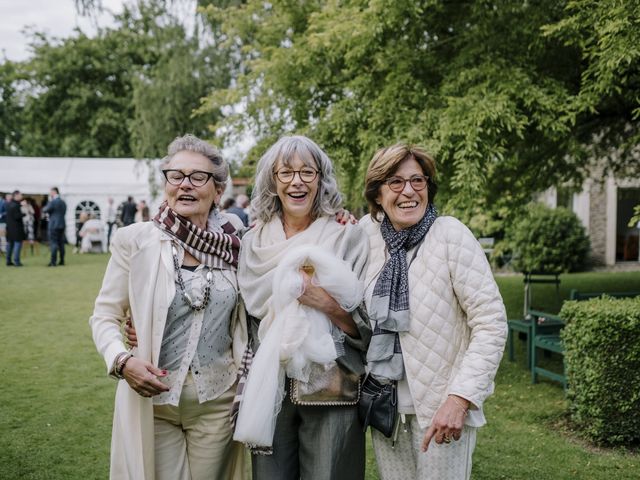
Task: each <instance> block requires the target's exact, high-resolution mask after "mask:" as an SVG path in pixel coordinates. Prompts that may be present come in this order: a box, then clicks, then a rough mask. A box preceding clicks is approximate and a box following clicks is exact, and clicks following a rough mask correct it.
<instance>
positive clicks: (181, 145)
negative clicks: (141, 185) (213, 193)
mask: <svg viewBox="0 0 640 480" xmlns="http://www.w3.org/2000/svg"><path fill="white" fill-rule="evenodd" d="M185 151H186V152H194V153H199V154H200V155H203V156H205V157H207V158H208V159H209V160H211V163H212V165H213V168H212V172H211V173H213V183H214V185H215V186H216V188H221V189H222V190H224V189H225V187H226V186H227V179H228V178H229V165H228V164H227V162H225V160H224V158H222V154H221V153H220V151H219V150H218V149H217V148H216V147H214V146H213V145H211V144H210V143H207V142H205V141H204V140H201V139H199V138H198V137H196V136H195V135H191V134H190V133H187V134H186V135H184V136H182V137H176V138H175V140H174V141H173V142H171V143H170V144H169V148H168V149H167V156H166V157H164V161H163V162H162V167H161V168H166V167H167V165H168V164H169V162H171V160H172V159H173V157H174V156H175V155H176V154H177V153H179V152H185Z"/></svg>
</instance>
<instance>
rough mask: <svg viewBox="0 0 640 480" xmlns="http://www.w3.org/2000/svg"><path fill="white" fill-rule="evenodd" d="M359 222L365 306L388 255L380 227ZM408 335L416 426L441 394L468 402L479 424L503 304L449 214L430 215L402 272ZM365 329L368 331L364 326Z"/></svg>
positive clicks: (498, 354)
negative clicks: (364, 240) (364, 247)
mask: <svg viewBox="0 0 640 480" xmlns="http://www.w3.org/2000/svg"><path fill="white" fill-rule="evenodd" d="M360 225H361V226H362V228H363V229H364V230H365V231H366V232H367V234H368V235H369V242H370V247H371V254H370V256H369V264H368V268H367V274H366V276H365V288H366V293H365V304H366V305H367V307H369V306H370V302H371V294H372V292H373V288H372V285H374V284H375V282H376V280H377V279H378V276H379V274H380V271H381V270H382V267H383V266H384V263H385V261H386V259H387V258H388V254H387V251H386V244H385V242H384V240H383V238H382V235H381V234H380V223H379V222H374V221H373V220H372V219H371V217H370V216H369V215H367V216H365V217H364V218H363V219H362V220H361V222H360ZM409 312H410V318H411V322H410V326H409V331H408V332H403V333H401V334H400V344H401V345H402V355H403V359H404V365H405V371H406V375H407V381H408V385H409V390H410V392H411V397H412V399H413V404H414V407H415V411H416V415H417V419H418V422H419V424H420V426H421V427H422V428H426V427H427V426H429V425H430V424H431V420H432V418H433V416H434V414H435V413H436V411H437V409H438V408H439V407H440V405H442V403H444V401H445V400H446V397H447V395H449V394H456V395H459V396H461V397H463V398H466V399H467V400H469V401H470V402H471V403H472V406H471V408H472V409H474V410H477V411H474V412H473V417H474V418H473V421H472V422H469V421H468V423H471V424H473V426H481V425H483V424H484V423H486V421H485V418H484V414H483V413H482V404H483V402H484V400H485V399H486V398H487V397H488V396H489V395H491V393H493V379H494V377H495V374H496V372H497V370H498V366H499V365H500V359H501V358H502V353H503V351H504V345H505V342H506V338H507V322H506V313H505V309H504V304H503V303H502V297H501V296H500V292H499V290H498V286H497V285H496V282H495V280H494V278H493V274H492V272H491V268H490V266H489V263H488V262H487V259H486V257H485V254H484V252H483V250H482V247H481V246H480V244H479V243H478V242H477V240H476V239H475V237H474V236H473V234H472V233H471V232H470V231H469V229H468V228H467V227H466V226H464V225H463V224H462V223H461V222H460V221H458V220H457V219H455V218H453V217H438V218H437V219H436V221H435V223H434V224H433V225H432V227H431V229H430V230H429V233H428V234H427V236H426V237H425V239H424V242H423V243H422V245H421V246H420V247H419V249H418V252H417V256H416V258H415V260H414V261H413V263H411V266H410V267H409ZM372 327H373V326H372Z"/></svg>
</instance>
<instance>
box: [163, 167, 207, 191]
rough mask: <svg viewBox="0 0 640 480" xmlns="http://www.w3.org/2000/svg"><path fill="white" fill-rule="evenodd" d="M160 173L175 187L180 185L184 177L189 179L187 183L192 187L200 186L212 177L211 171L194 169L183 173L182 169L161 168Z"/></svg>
mask: <svg viewBox="0 0 640 480" xmlns="http://www.w3.org/2000/svg"><path fill="white" fill-rule="evenodd" d="M162 174H163V175H164V178H166V179H167V182H169V183H170V184H171V185H175V186H176V187H177V186H179V185H182V182H183V181H184V179H185V178H188V179H189V183H191V185H193V186H194V187H202V186H203V185H204V184H205V183H207V182H208V181H209V179H210V178H213V173H211V172H202V171H200V170H196V171H194V172H191V173H190V174H188V175H187V174H186V173H184V172H183V171H182V170H171V169H169V170H162Z"/></svg>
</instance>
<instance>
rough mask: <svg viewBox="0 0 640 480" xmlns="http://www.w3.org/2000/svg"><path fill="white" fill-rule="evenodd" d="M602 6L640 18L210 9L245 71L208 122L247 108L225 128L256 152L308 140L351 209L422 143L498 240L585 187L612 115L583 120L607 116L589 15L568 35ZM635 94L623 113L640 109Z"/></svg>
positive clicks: (314, 7) (523, 9)
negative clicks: (557, 188)
mask: <svg viewBox="0 0 640 480" xmlns="http://www.w3.org/2000/svg"><path fill="white" fill-rule="evenodd" d="M592 3H593V4H596V3H600V4H606V5H608V8H609V9H611V10H616V12H618V10H621V11H623V10H624V12H622V13H620V14H619V15H618V14H616V18H619V17H620V16H622V14H623V13H625V12H626V13H629V12H631V13H635V12H634V9H637V8H636V7H635V6H634V7H624V8H619V7H618V6H615V5H614V4H616V5H617V4H620V3H625V2H616V1H613V0H611V1H610V2H587V1H585V2H569V3H567V2H557V1H551V0H541V1H538V2H513V1H505V0H497V1H491V2H488V1H479V2H446V1H437V0H422V1H409V0H399V1H397V2H381V1H374V0H371V1H364V0H350V1H349V0H347V1H341V2H337V1H318V0H315V1H314V0H309V1H305V2H291V1H288V0H274V1H272V2H262V1H257V0H247V1H246V2H243V3H242V4H241V5H235V6H228V7H226V8H223V7H220V6H215V5H210V6H208V7H206V9H205V11H206V13H207V15H208V16H209V18H210V20H211V21H212V22H214V23H216V24H220V25H222V29H223V32H224V33H225V34H226V39H227V42H226V44H225V45H226V47H227V48H228V49H230V50H231V49H235V52H237V53H238V54H239V55H241V58H242V62H241V67H242V68H240V69H238V70H237V71H236V79H235V82H234V83H233V87H232V88H229V89H227V90H224V91H215V92H212V94H211V95H210V96H209V99H208V102H207V103H206V104H205V106H204V108H203V109H204V110H206V109H207V108H220V107H221V106H223V105H229V104H238V103H240V102H243V103H244V105H245V106H246V108H244V109H240V110H238V109H237V110H236V111H235V112H234V113H233V114H230V115H228V116H227V117H226V118H225V120H224V122H222V123H220V124H218V125H217V127H222V126H224V127H225V128H226V129H228V131H230V132H231V134H233V133H236V134H237V132H238V131H241V130H243V129H249V130H251V131H253V132H254V134H255V135H256V136H257V138H258V143H257V147H256V148H257V149H259V150H262V149H263V148H262V147H263V145H265V144H268V143H270V142H272V141H273V140H274V139H275V138H276V137H277V136H279V135H281V134H282V133H285V132H291V131H296V132H300V133H305V134H308V135H310V136H312V137H313V138H314V139H316V140H317V141H319V143H320V144H321V145H322V146H323V147H324V148H325V149H326V150H327V151H328V152H329V153H330V155H331V157H332V158H333V159H334V161H335V162H336V164H337V167H338V172H339V175H340V177H341V184H342V187H343V190H344V191H345V193H346V196H347V199H348V204H349V205H350V207H351V208H354V207H357V206H359V205H361V204H362V197H361V192H362V181H363V178H364V170H365V169H366V165H367V164H368V161H369V159H370V158H371V157H372V155H373V153H374V152H375V150H376V149H377V148H379V147H381V146H384V145H387V144H390V143H394V142H396V141H398V140H404V141H409V142H415V143H421V144H424V145H426V146H427V147H428V148H429V149H430V150H431V152H432V153H433V154H434V155H435V156H436V158H437V160H438V170H439V178H438V181H439V183H440V185H441V189H440V192H441V193H439V194H438V195H439V197H440V200H439V202H440V204H441V205H442V204H444V205H445V206H446V209H447V210H448V211H452V212H457V213H458V214H462V215H461V216H462V217H463V218H465V217H466V219H468V218H469V217H470V216H472V215H473V214H474V213H484V214H485V215H486V217H487V221H486V222H485V227H486V225H488V224H490V220H491V219H492V218H495V217H500V218H502V219H504V218H505V217H509V216H510V215H514V214H515V212H517V209H516V208H515V207H519V206H522V205H524V204H525V203H526V202H527V201H528V200H529V198H530V196H531V195H532V194H533V193H535V192H537V191H541V190H544V189H545V188H547V187H549V186H552V185H556V184H558V183H560V182H563V181H566V180H570V179H574V180H576V181H579V180H580V179H581V178H582V177H583V176H584V175H585V173H586V170H587V167H588V159H589V156H590V155H591V151H590V147H591V145H590V142H591V136H593V135H594V134H595V133H598V134H602V132H603V131H604V130H606V128H604V127H605V126H606V125H607V124H606V122H604V118H603V117H605V116H606V112H605V113H604V114H603V113H601V112H598V111H594V110H593V108H586V107H585V106H586V105H587V102H586V99H590V101H591V103H592V104H593V102H594V101H595V100H594V98H595V97H594V96H593V95H587V93H586V92H588V91H589V89H590V88H591V87H590V86H589V83H588V82H589V81H590V80H592V79H593V76H592V75H590V74H589V73H588V72H590V70H589V68H590V66H591V63H590V62H591V61H592V55H593V53H588V52H587V51H586V50H585V48H584V43H583V41H582V40H580V41H578V40H576V39H578V38H582V37H581V36H580V35H583V34H587V33H589V30H588V29H587V28H586V26H587V25H588V23H589V16H587V17H584V16H579V18H578V19H577V20H575V21H574V22H573V23H572V22H569V23H566V22H567V19H568V18H571V16H572V15H574V13H572V12H574V11H577V12H582V11H583V9H585V8H587V7H589V5H590V4H592ZM626 3H627V4H633V3H634V2H626ZM606 5H605V7H603V8H606ZM589 8H591V7H589ZM592 10H594V12H592V13H590V15H592V16H593V15H596V14H597V12H596V10H597V8H596V7H593V8H592ZM575 15H578V13H575ZM635 18H637V15H636V17H635ZM635 25H636V23H635V20H634V17H632V19H631V20H630V21H628V22H627V23H626V24H624V25H621V26H620V29H619V32H618V33H616V34H612V36H615V37H616V39H617V40H618V41H619V43H620V44H625V42H628V41H630V40H632V39H635V34H631V33H629V29H630V28H632V27H633V28H635V27H634V26H635ZM575 29H578V30H577V31H578V33H572V32H573V30H575ZM614 33H615V32H614ZM591 35H594V33H593V31H591ZM616 35H617V36H616ZM637 45H638V43H637V42H636V44H635V45H634V46H631V48H632V51H633V52H635V49H637ZM631 56H632V57H633V58H635V53H632V54H631ZM605 63H606V62H605ZM622 67H624V68H626V69H628V70H629V71H628V75H627V76H628V77H629V78H631V77H632V76H633V75H631V74H632V73H633V74H634V75H635V73H637V62H635V60H634V61H633V62H631V63H626V64H624V65H623V63H619V67H615V66H614V67H611V68H610V70H611V71H613V72H618V71H619V70H620V68H622ZM596 70H597V69H596ZM597 71H600V70H597ZM634 72H635V73H634ZM601 78H604V79H605V80H606V78H605V77H601ZM618 83H619V82H618ZM632 83H633V82H631V81H630V82H628V83H626V84H625V88H626V90H625V92H626V97H625V98H627V100H629V102H627V103H626V104H625V105H624V111H625V112H627V111H632V109H633V108H637V105H638V102H637V98H636V97H635V94H633V89H632V88H631V87H632ZM620 88H622V86H621V85H617V86H616V88H613V89H607V88H599V89H596V90H597V92H600V94H601V98H602V99H603V100H602V102H601V103H603V104H609V103H615V102H614V99H610V94H611V93H612V92H613V93H615V92H619V91H620ZM616 98H617V97H616ZM634 102H635V103H634ZM598 105H600V103H599V104H598ZM630 109H631V110H630ZM615 114H616V115H618V114H619V112H615ZM628 118H631V117H628ZM259 153H260V152H255V153H253V154H252V155H250V157H249V162H250V163H251V162H253V161H254V160H255V157H256V156H257V154H259ZM620 158H621V160H620V162H621V163H623V162H626V164H627V165H629V164H630V162H629V157H628V156H627V157H625V156H624V155H622V156H621V157H620ZM464 212H466V215H465V214H464ZM479 228H482V225H480V226H479ZM487 233H489V232H487Z"/></svg>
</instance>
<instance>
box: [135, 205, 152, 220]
mask: <svg viewBox="0 0 640 480" xmlns="http://www.w3.org/2000/svg"><path fill="white" fill-rule="evenodd" d="M135 219H136V223H139V222H148V221H149V207H148V206H147V202H145V201H144V200H140V201H139V202H138V205H137V207H136V217H135Z"/></svg>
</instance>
